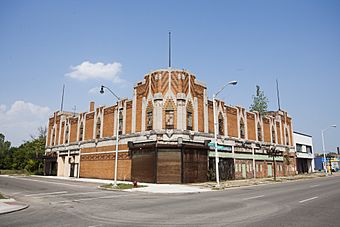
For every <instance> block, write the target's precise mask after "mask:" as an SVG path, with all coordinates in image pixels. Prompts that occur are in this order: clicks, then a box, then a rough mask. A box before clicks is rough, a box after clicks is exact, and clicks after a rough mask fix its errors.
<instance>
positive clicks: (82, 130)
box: [79, 122, 84, 141]
mask: <svg viewBox="0 0 340 227" xmlns="http://www.w3.org/2000/svg"><path fill="white" fill-rule="evenodd" d="M83 135H84V124H83V122H81V123H80V128H79V141H83Z"/></svg>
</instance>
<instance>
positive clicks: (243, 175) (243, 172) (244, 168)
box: [242, 163, 247, 178]
mask: <svg viewBox="0 0 340 227" xmlns="http://www.w3.org/2000/svg"><path fill="white" fill-rule="evenodd" d="M242 178H247V167H246V164H244V163H242Z"/></svg>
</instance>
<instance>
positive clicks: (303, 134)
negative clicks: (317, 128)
mask: <svg viewBox="0 0 340 227" xmlns="http://www.w3.org/2000/svg"><path fill="white" fill-rule="evenodd" d="M293 133H295V134H299V135H302V136H308V137H310V138H312V136H311V135H308V134H305V133H301V132H297V131H293Z"/></svg>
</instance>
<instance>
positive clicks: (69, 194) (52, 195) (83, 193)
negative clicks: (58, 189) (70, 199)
mask: <svg viewBox="0 0 340 227" xmlns="http://www.w3.org/2000/svg"><path fill="white" fill-rule="evenodd" d="M96 193H103V192H102V191H97V192H80V193H67V194H62V196H73V195H87V194H96ZM59 195H60V194H51V195H46V196H38V197H40V198H47V197H56V196H59Z"/></svg>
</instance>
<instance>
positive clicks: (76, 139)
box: [46, 68, 296, 183]
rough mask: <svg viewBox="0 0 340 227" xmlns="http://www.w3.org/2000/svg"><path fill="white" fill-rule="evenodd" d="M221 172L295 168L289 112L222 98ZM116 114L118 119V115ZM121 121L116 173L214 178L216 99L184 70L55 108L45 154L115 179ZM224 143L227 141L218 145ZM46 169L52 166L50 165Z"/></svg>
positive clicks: (75, 169) (177, 179) (237, 174)
mask: <svg viewBox="0 0 340 227" xmlns="http://www.w3.org/2000/svg"><path fill="white" fill-rule="evenodd" d="M216 106H217V119H218V144H219V147H220V150H219V157H220V158H219V169H220V178H221V180H226V179H242V178H253V177H267V176H272V174H273V172H274V171H273V166H274V165H273V158H272V157H271V156H269V153H268V152H269V151H270V150H271V149H272V148H275V149H276V150H278V151H280V152H281V153H280V156H278V157H275V162H276V170H277V171H276V174H277V175H278V176H282V175H288V174H295V171H296V167H295V155H294V143H293V131H292V130H293V129H292V119H291V117H289V115H288V114H287V113H286V112H284V111H277V112H269V113H268V114H267V115H266V116H260V115H259V114H258V113H257V112H249V111H247V110H245V109H244V108H243V107H239V106H229V105H226V104H225V103H224V102H223V101H222V100H217V104H216ZM117 116H118V118H119V121H118V126H117V125H116V121H115V119H116V117H117ZM116 127H118V131H119V146H118V149H119V153H118V167H117V168H118V172H117V178H118V180H137V181H141V182H157V183H187V182H204V181H207V180H209V179H214V177H215V176H214V172H215V170H214V168H215V164H214V162H215V158H214V157H215V156H214V148H213V147H209V146H208V143H209V142H210V141H214V134H213V130H214V125H213V104H212V101H211V100H209V99H208V96H207V88H206V86H205V85H204V84H203V83H201V82H199V81H198V80H197V79H196V77H195V76H194V75H193V74H192V73H190V72H189V71H185V70H176V69H172V68H169V69H163V70H156V71H153V72H151V73H149V74H147V75H145V76H144V80H143V81H140V82H138V83H137V84H136V86H135V87H134V90H133V97H132V99H124V100H121V101H120V102H118V103H116V104H115V105H113V106H108V107H106V106H100V107H97V108H95V106H94V103H93V102H91V103H90V109H89V111H88V112H84V113H77V114H74V113H68V112H60V111H59V112H55V113H54V115H53V116H52V117H51V118H50V119H49V127H48V136H47V143H46V155H47V156H48V155H49V156H53V155H54V156H55V157H57V167H58V170H57V174H58V176H74V177H88V178H101V179H113V177H114V169H115V168H114V159H115V149H116V148H115V138H116ZM221 147H223V148H221ZM47 172H48V171H47Z"/></svg>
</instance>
